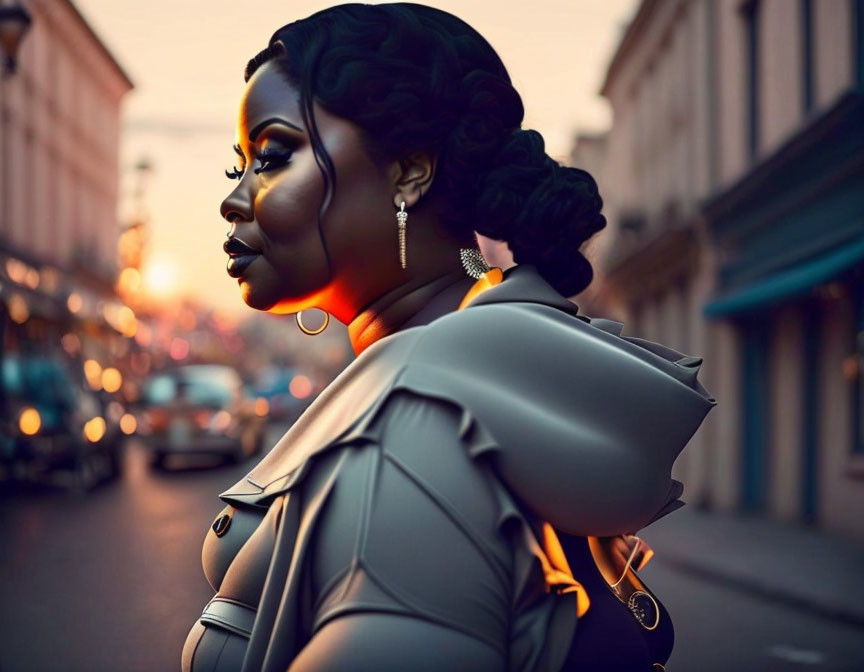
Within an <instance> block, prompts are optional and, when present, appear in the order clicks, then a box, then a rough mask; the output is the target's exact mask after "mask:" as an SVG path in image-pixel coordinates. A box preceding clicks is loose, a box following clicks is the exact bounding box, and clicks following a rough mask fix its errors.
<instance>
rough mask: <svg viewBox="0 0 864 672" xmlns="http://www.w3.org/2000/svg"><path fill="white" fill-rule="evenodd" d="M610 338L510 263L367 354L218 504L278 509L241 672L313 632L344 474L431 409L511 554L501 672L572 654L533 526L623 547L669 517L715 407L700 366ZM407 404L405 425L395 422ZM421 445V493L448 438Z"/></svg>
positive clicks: (283, 653)
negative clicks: (687, 455)
mask: <svg viewBox="0 0 864 672" xmlns="http://www.w3.org/2000/svg"><path fill="white" fill-rule="evenodd" d="M621 329H622V324H621V323H618V322H613V321H610V320H602V319H588V318H586V317H584V316H581V315H579V314H578V308H577V307H576V305H575V304H573V303H572V302H570V301H568V300H567V299H566V298H564V297H562V296H561V295H560V294H558V293H557V292H556V291H555V290H554V289H553V288H552V287H551V286H550V285H549V284H548V283H546V282H545V281H544V280H543V278H542V277H541V276H540V275H539V274H538V273H537V271H536V269H535V268H533V267H532V266H529V265H524V264H523V265H520V266H517V267H516V268H514V269H513V270H512V271H511V272H509V273H508V275H507V277H506V278H505V280H504V281H503V282H502V283H501V284H499V285H496V286H494V287H492V288H490V289H488V290H487V291H485V292H483V293H482V294H480V295H479V296H477V297H475V299H474V300H473V301H472V302H471V303H470V304H468V306H467V307H466V308H464V309H463V310H461V311H457V312H454V313H450V314H447V315H445V316H443V317H440V318H438V319H436V320H435V321H433V322H431V323H430V324H427V325H423V326H418V327H413V328H409V329H405V330H403V331H400V332H396V333H394V334H391V335H390V336H387V337H385V338H383V339H381V340H379V341H377V342H376V343H375V344H373V345H372V346H371V347H369V348H368V349H366V350H365V351H364V352H363V353H362V354H361V355H360V356H359V357H358V358H357V359H356V360H355V361H354V362H353V363H352V364H351V365H350V366H348V367H347V368H346V369H345V371H343V372H342V374H341V375H340V376H339V377H337V378H336V380H334V381H333V383H331V384H330V386H328V388H327V389H326V390H324V392H323V393H322V394H321V395H320V396H319V397H318V398H317V399H316V400H315V402H314V403H313V404H312V405H311V406H310V407H309V408H308V410H307V411H306V412H305V413H304V414H303V416H302V417H301V418H300V419H299V420H298V421H297V423H296V424H295V425H294V426H293V427H292V428H291V430H290V431H289V432H288V433H287V434H286V435H285V436H284V437H283V438H282V439H281V440H280V441H279V442H278V443H277V444H276V445H275V446H274V448H273V449H272V450H271V451H270V452H269V454H268V455H267V456H266V457H265V458H264V459H263V460H262V461H261V462H260V463H259V464H258V465H257V466H256V467H255V468H254V469H252V471H251V472H250V473H249V474H248V476H246V477H245V478H244V479H243V480H241V481H240V482H238V483H236V484H235V485H234V486H233V487H231V488H229V489H228V490H226V491H225V492H224V493H222V494H221V495H220V496H221V498H222V499H223V500H224V501H225V502H226V503H228V504H232V505H235V506H238V507H240V506H245V507H249V506H253V507H261V508H262V510H263V509H269V508H270V507H273V506H276V507H279V508H280V511H279V516H278V520H279V523H278V528H277V530H276V532H275V537H276V538H275V548H274V551H273V554H272V558H271V559H270V565H269V570H268V573H267V580H266V584H265V587H264V591H263V594H262V598H261V601H260V604H259V606H258V612H257V614H256V616H255V619H254V627H252V629H251V636H250V639H249V646H248V649H247V651H246V656H245V660H244V666H243V670H244V671H245V672H251V671H252V670H256V671H257V670H266V671H267V672H275V671H277V670H278V671H279V672H284V671H285V670H287V669H288V667H289V666H290V664H291V661H292V660H294V658H295V656H296V655H297V654H298V652H299V651H300V650H301V649H302V648H303V646H304V644H305V641H306V639H307V638H308V637H309V636H310V634H311V630H312V627H313V621H314V617H313V615H311V614H310V613H308V612H309V610H310V605H309V604H307V602H308V600H307V599H305V598H304V594H305V593H304V591H306V590H307V589H308V582H307V579H305V578H304V576H306V574H308V568H309V563H310V562H312V560H311V559H310V558H311V553H312V551H311V550H310V549H311V547H312V545H313V536H314V534H315V533H316V531H317V530H318V528H319V527H320V525H321V521H322V520H323V516H324V514H325V512H326V511H327V508H328V506H329V502H330V501H331V500H332V499H333V495H332V493H333V492H334V491H335V490H336V489H337V488H338V487H339V486H338V484H339V481H340V473H341V470H344V469H345V468H346V465H347V464H349V463H350V461H351V460H352V459H354V457H353V456H354V455H356V454H357V451H358V448H362V447H363V446H369V445H376V444H380V443H382V442H383V441H384V432H385V428H386V427H392V426H394V425H395V426H396V427H397V428H401V430H400V431H403V433H404V431H407V430H406V425H410V424H411V423H412V422H414V420H413V419H412V418H416V417H417V410H416V409H417V408H419V409H423V408H426V407H428V408H432V407H439V408H444V407H446V408H448V409H450V411H448V412H451V413H452V414H454V415H453V418H454V423H455V424H454V425H453V426H454V430H453V431H455V432H457V433H458V440H459V441H460V442H461V444H462V446H463V447H464V450H465V452H467V455H469V456H470V458H471V459H470V460H469V462H470V464H473V465H474V467H476V469H477V470H478V473H482V474H483V475H484V478H485V479H486V482H488V483H489V489H490V492H491V493H492V494H491V495H490V497H491V499H490V501H494V502H496V504H495V506H496V507H497V510H496V511H495V515H494V520H495V521H497V530H491V531H487V532H485V533H482V534H487V535H490V541H489V543H490V544H491V543H493V540H492V536H495V535H496V534H497V536H498V537H499V539H497V540H495V543H498V542H500V541H501V539H506V544H507V549H509V550H508V551H507V552H508V553H509V559H508V560H507V563H505V564H506V567H507V572H509V573H510V576H509V577H508V579H507V581H506V582H504V584H502V585H506V586H508V588H507V589H508V590H510V591H512V593H511V594H510V595H509V596H508V597H509V601H510V605H511V607H513V608H514V609H515V613H512V614H508V615H507V618H508V619H510V620H509V621H508V622H509V623H510V625H509V626H508V627H509V640H508V641H507V642H506V644H505V647H506V656H507V659H508V660H509V666H510V669H511V670H557V669H559V667H560V665H561V662H562V661H563V658H564V656H565V655H566V652H567V648H568V646H569V641H570V640H569V636H566V637H565V636H562V633H572V631H573V630H574V628H575V626H576V609H575V606H574V599H575V596H574V594H573V593H572V592H570V593H560V592H558V591H556V590H550V588H554V586H551V587H550V586H549V581H548V578H544V576H543V569H542V567H543V563H544V562H547V563H548V559H547V558H544V557H543V548H542V543H540V541H538V540H539V537H540V536H541V534H542V532H541V527H540V526H541V524H542V523H544V522H545V523H549V524H551V525H552V526H553V527H555V528H557V529H559V530H563V531H564V532H567V533H569V534H574V535H580V536H587V535H593V536H609V535H616V534H620V533H625V532H636V531H637V530H639V529H640V528H642V527H644V526H645V525H647V524H648V523H650V522H652V521H654V520H656V519H657V518H658V517H660V516H662V515H665V514H666V513H668V512H670V511H672V510H674V509H675V508H677V507H678V506H681V505H682V503H681V502H680V500H679V499H678V497H679V495H680V494H681V491H682V488H681V484H680V483H678V482H676V481H673V480H672V479H671V476H670V473H671V468H672V464H673V462H674V460H675V459H676V457H677V456H678V454H679V453H680V452H681V450H682V449H683V448H684V446H685V445H686V444H687V442H688V441H689V440H690V438H691V437H692V435H693V434H694V432H695V431H696V430H697V428H698V427H699V426H700V424H701V423H702V421H703V419H704V418H705V416H706V414H707V413H708V411H709V410H710V409H711V408H712V407H713V406H714V405H715V404H716V401H715V400H714V399H713V398H712V397H711V396H710V395H709V394H708V392H707V391H706V390H705V388H704V387H703V386H702V385H701V384H700V382H699V381H698V380H697V373H698V370H699V367H700V364H701V362H702V360H701V359H700V358H698V357H691V356H687V355H684V354H682V353H679V352H676V351H674V350H672V349H670V348H667V347H665V346H663V345H660V344H657V343H652V342H650V341H645V340H642V339H638V338H633V337H626V336H621ZM423 400H426V401H425V402H424V401H423ZM409 402H410V403H412V404H414V406H412V407H411V408H412V409H413V410H412V411H411V412H410V413H406V412H404V409H405V408H408V406H405V405H403V406H402V408H403V411H400V406H399V404H407V403H409ZM418 404H419V405H418ZM400 413H401V415H400ZM394 418H395V419H394ZM442 431H443V430H442ZM407 436H410V433H409V434H407ZM403 441H404V440H403ZM417 441H418V442H420V443H423V444H424V446H425V447H424V448H423V450H422V451H420V453H419V454H421V455H424V456H427V457H426V458H423V459H427V458H428V461H427V462H423V461H422V459H421V461H420V462H418V463H417V464H416V465H415V466H413V467H411V469H413V472H412V473H414V474H415V478H416V479H418V480H421V481H422V480H423V479H424V478H425V477H424V475H423V470H424V469H428V470H429V471H430V473H431V472H432V471H434V469H435V456H434V450H435V446H436V445H438V443H439V442H440V443H441V444H442V445H443V443H445V442H446V437H439V438H436V437H435V436H428V432H426V433H424V434H422V435H417ZM394 459H396V458H394ZM406 459H407V458H406ZM441 459H442V460H443V459H445V458H444V457H443V456H442V458H441ZM424 464H425V465H427V466H425V467H424V466H423V465H424ZM454 464H456V463H454ZM417 465H419V466H417ZM469 466H470V465H469ZM449 468H450V469H454V467H452V466H451V467H449ZM459 468H462V467H459ZM466 468H467V467H466ZM472 468H473V467H472ZM406 469H407V467H406ZM432 478H433V477H432V476H430V477H429V478H428V479H426V480H427V482H432V481H431V479H432ZM441 483H442V486H441V487H439V488H438V490H436V491H435V492H438V491H440V490H442V488H445V487H446V486H445V485H443V483H444V481H443V480H442V481H441ZM430 487H431V486H430ZM458 496H460V495H459V494H458V493H454V495H453V498H455V497H458ZM451 500H452V498H451ZM451 500H448V499H447V496H446V495H441V501H442V502H446V501H451ZM442 506H443V505H442ZM457 508H459V507H457ZM470 508H471V507H470V506H464V507H461V508H460V509H459V510H462V511H465V510H468V509H470ZM454 511H456V509H454ZM456 513H457V514H458V511H456ZM464 526H468V527H470V526H471V523H465V525H463V527H464ZM472 529H474V528H472ZM472 533H476V534H478V535H480V534H481V532H480V531H478V530H474V532H472ZM483 543H485V542H483ZM490 548H491V546H490ZM496 552H497V551H496ZM445 559H446V556H445V557H439V558H437V559H430V562H439V563H440V562H441V561H442V560H445ZM503 562H504V561H502V563H503ZM492 564H494V562H492ZM505 564H502V566H505ZM577 578H578V577H577ZM409 597H410V599H409ZM412 600H414V602H412ZM397 601H398V600H397ZM404 602H405V603H407V604H413V603H416V602H417V596H416V595H415V596H406V597H405V600H404ZM418 609H419V613H420V614H421V615H422V613H424V612H423V611H422V609H420V608H419V607H418ZM334 613H336V612H334ZM430 613H432V612H431V611H430ZM454 618H458V617H454ZM475 620H476V619H475ZM318 625H320V623H319V624H318ZM315 627H318V626H315ZM464 627H465V628H466V629H468V628H472V627H477V626H476V625H472V624H471V623H468V622H466V624H465V626H464ZM479 636H480V634H478V637H479Z"/></svg>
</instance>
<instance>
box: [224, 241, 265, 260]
mask: <svg viewBox="0 0 864 672" xmlns="http://www.w3.org/2000/svg"><path fill="white" fill-rule="evenodd" d="M222 249H223V250H225V253H226V254H228V255H229V256H231V257H239V256H243V255H247V254H261V252H259V251H258V250H254V249H252V248H251V247H249V246H248V245H247V244H246V243H244V242H243V241H242V240H240V239H239V238H234V237H231V238H229V239H228V240H226V241H225V242H224V243H222Z"/></svg>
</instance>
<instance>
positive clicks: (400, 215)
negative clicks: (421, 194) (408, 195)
mask: <svg viewBox="0 0 864 672" xmlns="http://www.w3.org/2000/svg"><path fill="white" fill-rule="evenodd" d="M396 221H397V222H398V223H399V263H400V264H402V268H405V267H406V266H407V262H406V260H405V226H406V225H407V224H408V213H407V212H405V201H402V206H401V207H400V209H399V212H397V213H396Z"/></svg>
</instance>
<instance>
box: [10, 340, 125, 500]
mask: <svg viewBox="0 0 864 672" xmlns="http://www.w3.org/2000/svg"><path fill="white" fill-rule="evenodd" d="M76 372H77V369H76V365H75V364H74V363H73V362H71V361H68V360H66V359H65V358H64V357H62V356H60V355H49V354H45V353H33V354H25V353H5V354H4V356H3V364H2V375H0V385H2V387H3V399H4V404H5V408H3V409H2V411H3V413H2V419H0V462H2V463H3V465H4V466H5V472H6V473H7V475H9V476H10V477H12V478H15V479H19V480H27V481H45V482H51V483H56V484H61V485H67V486H69V487H71V488H73V489H76V490H88V489H89V488H91V487H92V486H94V485H96V484H97V483H100V482H102V481H105V480H109V479H112V478H114V477H116V476H117V475H118V474H119V473H120V464H121V460H120V450H121V447H122V442H123V438H124V436H123V434H122V432H121V431H120V427H119V425H118V423H117V416H118V414H117V413H107V412H106V408H107V404H106V402H105V400H103V399H102V398H100V397H99V395H98V394H97V393H95V392H93V391H92V390H90V389H87V388H85V387H84V385H83V376H82V375H80V374H78V375H76ZM111 403H113V404H115V405H117V404H119V402H116V401H114V402H111Z"/></svg>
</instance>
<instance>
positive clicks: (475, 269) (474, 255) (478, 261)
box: [459, 247, 489, 280]
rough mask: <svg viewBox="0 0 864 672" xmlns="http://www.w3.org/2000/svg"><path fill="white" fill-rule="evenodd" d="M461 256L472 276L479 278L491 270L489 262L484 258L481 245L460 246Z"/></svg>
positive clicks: (463, 263)
mask: <svg viewBox="0 0 864 672" xmlns="http://www.w3.org/2000/svg"><path fill="white" fill-rule="evenodd" d="M459 257H460V258H461V259H462V265H463V266H464V267H465V272H466V273H467V274H468V275H470V276H471V277H472V278H475V279H477V280H479V279H480V278H481V277H482V276H483V274H484V273H486V272H487V271H488V270H489V264H488V263H486V260H485V259H484V258H483V254H482V253H481V252H480V248H479V247H462V248H459Z"/></svg>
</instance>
